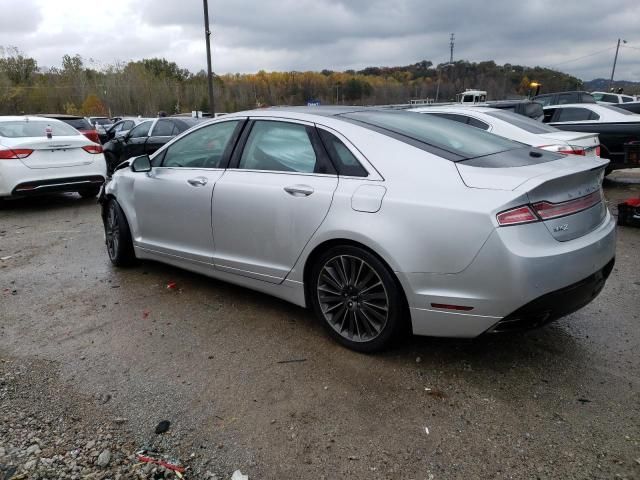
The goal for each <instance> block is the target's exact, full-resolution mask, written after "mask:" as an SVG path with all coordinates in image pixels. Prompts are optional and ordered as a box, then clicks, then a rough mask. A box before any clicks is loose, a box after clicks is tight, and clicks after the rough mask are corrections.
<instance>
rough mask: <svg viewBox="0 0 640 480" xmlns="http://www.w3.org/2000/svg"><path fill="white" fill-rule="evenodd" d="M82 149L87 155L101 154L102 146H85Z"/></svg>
mask: <svg viewBox="0 0 640 480" xmlns="http://www.w3.org/2000/svg"><path fill="white" fill-rule="evenodd" d="M82 149H83V150H84V151H85V152H87V153H102V145H85V146H84V147H82Z"/></svg>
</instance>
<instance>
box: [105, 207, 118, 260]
mask: <svg viewBox="0 0 640 480" xmlns="http://www.w3.org/2000/svg"><path fill="white" fill-rule="evenodd" d="M105 235H106V237H107V250H108V252H109V256H110V257H111V258H116V256H117V255H118V243H119V241H120V222H119V219H118V212H117V207H116V205H115V203H113V202H111V204H110V205H109V211H108V212H107V222H106V228H105Z"/></svg>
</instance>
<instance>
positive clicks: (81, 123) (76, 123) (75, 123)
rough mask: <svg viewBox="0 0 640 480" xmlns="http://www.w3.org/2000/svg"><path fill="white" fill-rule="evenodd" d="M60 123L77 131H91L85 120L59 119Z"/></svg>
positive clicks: (91, 128)
mask: <svg viewBox="0 0 640 480" xmlns="http://www.w3.org/2000/svg"><path fill="white" fill-rule="evenodd" d="M60 121H61V122H64V123H66V124H67V125H71V126H72V127H73V128H77V129H78V130H93V127H92V126H91V124H90V123H89V122H88V121H87V119H86V118H61V119H60Z"/></svg>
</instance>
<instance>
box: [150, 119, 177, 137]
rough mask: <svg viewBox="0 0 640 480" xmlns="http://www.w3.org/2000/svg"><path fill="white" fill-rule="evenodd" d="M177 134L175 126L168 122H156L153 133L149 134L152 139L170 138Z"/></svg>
mask: <svg viewBox="0 0 640 480" xmlns="http://www.w3.org/2000/svg"><path fill="white" fill-rule="evenodd" d="M177 133H178V131H177V129H176V127H175V125H174V124H173V122H172V121H170V120H158V123H156V126H155V127H153V132H151V134H152V135H153V136H154V137H171V136H173V135H177Z"/></svg>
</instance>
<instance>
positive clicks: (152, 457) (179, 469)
mask: <svg viewBox="0 0 640 480" xmlns="http://www.w3.org/2000/svg"><path fill="white" fill-rule="evenodd" d="M136 458H137V459H138V460H139V461H140V462H142V463H154V464H156V465H160V466H161V467H164V468H166V469H167V470H171V471H172V472H176V475H177V476H178V478H182V475H180V474H182V473H184V472H185V470H186V468H185V467H183V466H182V465H180V462H179V461H178V460H175V459H170V458H167V457H165V456H161V455H158V454H157V452H149V451H147V450H144V449H143V450H140V451H138V452H136Z"/></svg>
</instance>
